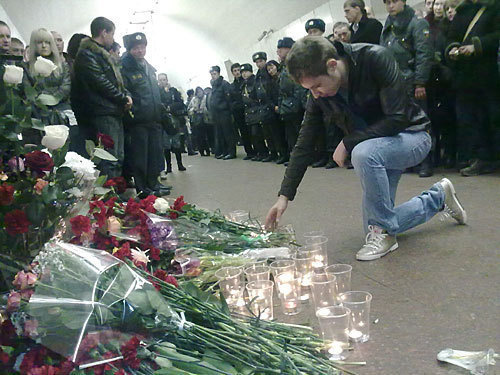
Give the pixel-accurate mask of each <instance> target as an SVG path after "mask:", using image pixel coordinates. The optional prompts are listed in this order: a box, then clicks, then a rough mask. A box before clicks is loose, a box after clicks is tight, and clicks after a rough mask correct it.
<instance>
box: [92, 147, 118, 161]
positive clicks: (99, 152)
mask: <svg viewBox="0 0 500 375" xmlns="http://www.w3.org/2000/svg"><path fill="white" fill-rule="evenodd" d="M94 156H95V157H98V158H99V159H102V160H108V161H118V159H117V158H115V157H114V156H113V155H111V154H110V153H109V152H107V151H106V150H103V149H102V148H96V149H94Z"/></svg>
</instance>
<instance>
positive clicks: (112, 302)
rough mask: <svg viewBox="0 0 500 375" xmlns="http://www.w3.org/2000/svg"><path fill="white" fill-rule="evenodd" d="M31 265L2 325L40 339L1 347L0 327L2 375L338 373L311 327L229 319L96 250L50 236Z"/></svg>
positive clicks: (221, 310)
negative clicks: (51, 239)
mask: <svg viewBox="0 0 500 375" xmlns="http://www.w3.org/2000/svg"><path fill="white" fill-rule="evenodd" d="M32 271H33V273H30V275H31V276H29V277H28V276H26V274H23V275H24V276H23V275H21V276H20V277H19V280H18V283H17V287H18V290H17V291H15V292H12V293H11V296H10V297H9V310H10V311H11V321H12V322H11V323H8V324H6V325H5V326H6V327H10V331H11V332H12V331H16V330H17V331H18V332H19V333H21V334H22V333H24V334H25V335H26V336H29V337H31V338H32V339H34V340H36V342H37V343H40V344H41V345H43V347H41V346H40V345H37V344H34V343H33V342H32V344H31V345H30V344H26V345H24V346H22V345H16V346H9V345H8V342H7V341H6V340H7V339H9V337H4V332H5V330H4V329H3V328H4V327H2V336H1V337H0V340H2V342H1V344H2V347H1V349H2V352H1V353H0V356H1V357H0V358H2V361H3V364H0V366H4V367H3V368H4V370H5V369H8V371H10V372H9V373H12V374H14V373H16V372H20V373H21V374H23V375H24V374H29V375H35V374H69V373H71V372H72V373H73V374H87V373H88V374H94V375H100V374H114V375H123V374H141V375H142V374H144V375H146V374H156V375H161V374H209V375H210V374H226V375H227V374H234V375H238V374H248V375H249V374H318V375H320V374H321V375H325V374H338V371H337V369H336V368H335V367H334V365H333V364H332V363H331V362H329V361H328V360H327V357H326V356H324V355H323V354H322V352H321V350H322V349H323V345H324V344H323V342H322V340H320V339H319V338H318V336H317V335H316V334H314V333H313V332H312V330H311V329H309V328H307V327H301V326H290V325H286V324H280V323H273V322H264V321H261V320H259V319H258V318H242V319H236V318H233V317H231V316H230V315H229V311H228V308H227V305H226V304H225V302H224V300H218V299H217V298H215V297H214V296H213V295H211V294H209V293H206V292H202V291H201V290H199V289H198V288H196V287H195V286H194V285H193V284H190V283H187V284H185V285H184V286H183V287H182V288H178V287H177V286H176V285H174V284H175V283H170V282H168V280H167V281H165V280H162V279H161V278H158V277H154V276H151V275H150V274H148V273H147V272H146V271H144V270H142V269H141V268H137V267H135V266H134V265H133V264H132V263H131V262H130V263H128V264H127V263H125V262H122V261H120V260H118V259H116V258H114V257H112V256H111V255H110V254H108V253H106V252H105V251H99V250H95V249H89V248H83V247H80V246H75V245H71V244H64V243H55V244H50V245H48V246H47V251H44V252H42V253H40V254H39V256H38V257H37V258H36V259H35V262H34V266H33V270H32ZM147 279H150V280H151V281H148V280H147ZM13 293H18V294H19V293H26V294H27V297H26V299H27V300H28V301H25V302H21V303H20V302H19V300H17V299H16V298H14V296H13ZM5 322H10V321H8V320H6V321H5ZM5 322H4V324H5ZM9 324H10V325H9ZM0 369H1V367H0ZM346 373H349V372H348V371H347V372H346Z"/></svg>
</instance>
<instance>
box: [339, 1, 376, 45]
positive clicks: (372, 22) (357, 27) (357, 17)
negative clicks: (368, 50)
mask: <svg viewBox="0 0 500 375" xmlns="http://www.w3.org/2000/svg"><path fill="white" fill-rule="evenodd" d="M344 13H345V18H346V19H347V22H349V23H350V24H351V26H350V30H351V40H350V42H351V43H371V44H379V43H380V33H381V32H382V24H381V23H380V21H378V20H376V19H375V18H368V17H367V16H366V9H365V2H364V1H363V0H347V1H346V2H345V3H344Z"/></svg>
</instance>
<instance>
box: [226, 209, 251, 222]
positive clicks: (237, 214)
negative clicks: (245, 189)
mask: <svg viewBox="0 0 500 375" xmlns="http://www.w3.org/2000/svg"><path fill="white" fill-rule="evenodd" d="M228 218H229V220H231V221H234V222H235V223H238V224H243V223H246V222H248V221H249V220H250V214H249V213H248V212H247V211H244V210H236V211H232V212H230V213H229V214H228Z"/></svg>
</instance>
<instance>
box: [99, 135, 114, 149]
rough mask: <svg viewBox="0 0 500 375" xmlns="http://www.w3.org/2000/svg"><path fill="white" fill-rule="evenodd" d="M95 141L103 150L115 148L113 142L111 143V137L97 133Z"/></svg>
mask: <svg viewBox="0 0 500 375" xmlns="http://www.w3.org/2000/svg"><path fill="white" fill-rule="evenodd" d="M97 139H98V140H99V142H100V143H101V144H102V145H103V146H104V148H105V149H108V150H111V149H112V148H113V147H115V141H113V138H111V136H109V135H107V134H103V133H97Z"/></svg>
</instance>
